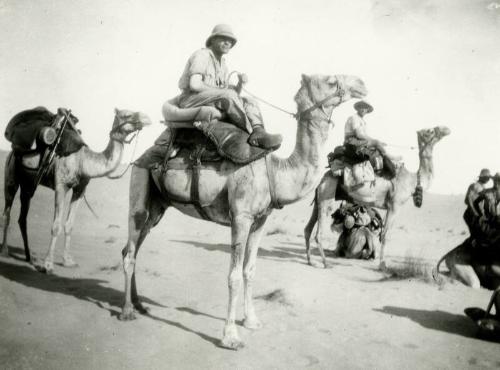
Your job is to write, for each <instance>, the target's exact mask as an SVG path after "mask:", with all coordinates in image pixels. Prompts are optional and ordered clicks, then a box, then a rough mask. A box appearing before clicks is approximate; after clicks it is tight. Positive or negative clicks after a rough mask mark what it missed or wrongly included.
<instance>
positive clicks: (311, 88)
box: [295, 74, 367, 110]
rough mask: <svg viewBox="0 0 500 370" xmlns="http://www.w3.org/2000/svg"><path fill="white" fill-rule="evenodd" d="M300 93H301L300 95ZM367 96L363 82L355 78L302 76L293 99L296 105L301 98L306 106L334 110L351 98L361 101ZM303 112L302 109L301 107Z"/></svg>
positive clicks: (343, 76) (348, 76)
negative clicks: (303, 98) (305, 98)
mask: <svg viewBox="0 0 500 370" xmlns="http://www.w3.org/2000/svg"><path fill="white" fill-rule="evenodd" d="M301 92H303V93H302V94H301ZM366 94H367V90H366V87H365V84H364V82H363V81H362V80H361V79H360V78H359V77H356V76H350V75H333V76H327V75H305V74H303V75H302V86H301V89H300V90H299V93H298V94H297V96H296V97H295V99H296V101H297V104H298V105H299V109H300V105H301V102H300V101H298V100H299V98H300V97H301V96H302V97H303V96H304V95H305V96H306V97H307V98H308V99H309V102H307V103H306V102H302V103H303V104H304V105H306V106H311V103H312V105H313V106H316V107H322V108H323V109H327V108H335V107H337V106H339V105H340V104H341V103H344V102H346V101H348V100H350V99H352V98H355V99H361V98H364V97H365V96H366ZM302 110H304V107H302Z"/></svg>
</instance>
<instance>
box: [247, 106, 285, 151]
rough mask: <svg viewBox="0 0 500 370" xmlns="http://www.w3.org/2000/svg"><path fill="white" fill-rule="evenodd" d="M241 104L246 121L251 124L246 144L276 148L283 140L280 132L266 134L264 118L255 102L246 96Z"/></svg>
mask: <svg viewBox="0 0 500 370" xmlns="http://www.w3.org/2000/svg"><path fill="white" fill-rule="evenodd" d="M243 106H244V108H245V113H246V115H247V117H248V121H249V123H250V125H251V126H252V133H251V134H250V137H249V138H248V144H250V145H252V146H257V147H260V148H264V149H278V148H279V147H280V145H281V142H282V141H283V137H282V136H281V135H280V134H268V133H267V132H266V130H265V129H264V120H263V118H262V113H261V112H260V108H259V106H258V104H257V102H256V101H255V100H253V99H250V98H248V97H245V98H243Z"/></svg>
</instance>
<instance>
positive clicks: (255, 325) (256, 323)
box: [243, 317, 262, 330]
mask: <svg viewBox="0 0 500 370" xmlns="http://www.w3.org/2000/svg"><path fill="white" fill-rule="evenodd" d="M243 326H244V327H245V328H247V329H250V330H259V329H260V328H262V323H261V322H260V320H259V319H258V318H256V317H255V318H253V319H249V318H245V320H243Z"/></svg>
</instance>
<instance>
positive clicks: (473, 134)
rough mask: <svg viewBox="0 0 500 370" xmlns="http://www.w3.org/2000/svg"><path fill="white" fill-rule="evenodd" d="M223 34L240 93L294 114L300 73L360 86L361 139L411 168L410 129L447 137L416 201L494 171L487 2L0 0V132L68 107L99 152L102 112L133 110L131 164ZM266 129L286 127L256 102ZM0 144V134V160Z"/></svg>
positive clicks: (496, 36) (495, 121)
mask: <svg viewBox="0 0 500 370" xmlns="http://www.w3.org/2000/svg"><path fill="white" fill-rule="evenodd" d="M217 23H228V24H230V25H232V27H233V29H234V32H235V34H236V36H237V37H238V43H237V44H236V46H235V47H234V48H233V49H232V50H231V52H230V53H229V54H228V55H227V64H228V66H229V69H230V70H238V71H240V72H245V73H246V74H247V75H248V77H249V83H248V84H247V86H246V87H247V89H248V90H249V91H251V92H252V93H253V94H255V95H257V96H259V97H261V98H263V99H265V100H267V101H270V102H272V103H273V104H275V105H277V106H280V107H282V108H283V109H285V110H288V111H292V112H295V110H296V107H295V103H294V101H293V96H294V95H295V93H296V92H297V90H298V88H299V86H300V76H301V74H302V73H305V74H328V75H335V74H351V75H356V76H358V77H360V78H362V79H363V80H364V82H365V84H366V86H367V88H368V91H369V94H368V97H367V100H368V101H369V102H370V103H371V104H372V105H373V106H374V108H375V110H374V112H373V113H371V114H370V115H368V116H366V121H367V124H368V131H369V134H370V135H371V136H374V137H376V138H379V139H380V140H382V141H385V142H387V143H389V144H391V145H394V146H392V147H389V150H390V151H391V152H393V153H394V154H400V155H402V156H403V158H404V161H405V165H406V167H408V168H409V169H410V170H416V169H417V168H418V153H417V152H416V151H415V150H411V149H410V147H411V146H415V145H416V131H417V130H419V129H421V128H429V127H434V126H436V125H446V126H448V127H449V128H450V129H451V131H452V134H451V135H450V136H448V137H446V138H444V139H443V140H442V142H440V143H439V144H437V145H436V147H435V150H434V165H435V178H434V182H433V184H432V185H431V188H430V191H432V192H435V193H442V194H461V193H464V192H465V190H466V188H467V186H468V185H469V184H470V183H471V182H472V181H474V180H475V178H476V177H477V175H478V174H479V171H480V170H481V168H483V167H489V168H490V169H491V170H492V171H493V172H496V171H500V159H499V156H498V155H497V153H496V151H495V149H497V148H498V143H499V140H500V125H499V123H500V120H499V115H498V111H497V109H498V107H499V92H500V0H499V1H498V3H497V2H495V1H491V0H485V1H483V0H423V1H414V0H371V1H370V0H308V1H295V2H291V1H287V0H277V1H271V0H263V1H261V0H249V1H247V0H212V1H202V0H183V1H166V0H161V1H158V0H150V1H137V0H100V1H98V0H93V1H92V0H43V1H33V0H0V35H2V36H1V37H0V107H1V108H0V130H2V131H3V129H4V128H5V126H6V124H7V122H8V121H9V119H10V118H11V117H12V116H13V115H15V114H16V113H17V112H19V111H21V110H24V109H28V108H32V107H36V106H40V105H42V106H45V107H47V108H48V109H49V110H51V111H54V112H55V111H56V110H57V108H58V107H66V108H70V109H71V110H72V112H73V113H74V114H75V115H76V116H77V117H78V118H79V119H80V122H79V123H78V125H79V127H80V129H81V130H82V132H83V134H82V136H83V138H84V140H85V141H86V142H87V144H88V145H89V146H90V147H91V148H92V149H94V150H96V151H101V150H103V149H104V148H105V146H106V144H107V142H108V139H109V136H108V132H109V130H110V128H111V124H112V121H113V116H114V108H115V107H117V108H126V109H130V110H135V111H141V112H143V113H146V114H148V115H149V117H150V118H151V119H152V121H153V122H154V124H153V125H152V126H150V127H148V128H146V129H145V130H143V131H142V132H141V134H140V136H139V142H138V144H137V146H136V149H135V151H134V145H133V144H131V145H129V146H128V147H127V148H126V150H125V153H124V161H126V162H128V161H129V160H130V159H132V158H136V157H138V156H139V155H140V154H141V153H142V152H143V151H144V150H145V149H146V148H148V147H149V146H150V145H151V144H152V143H153V141H154V139H155V138H156V137H157V136H158V135H159V134H160V133H161V131H162V130H163V127H162V125H161V123H160V120H161V119H162V116H161V106H162V104H163V102H164V101H166V100H167V99H170V98H172V97H174V96H175V95H177V94H178V93H179V90H178V88H177V82H178V79H179V77H180V75H181V73H182V71H183V69H184V65H185V63H186V61H187V59H188V57H189V56H190V55H191V54H192V53H193V52H194V51H195V50H197V49H199V48H201V47H203V46H204V43H205V40H206V38H207V37H208V36H209V34H210V32H211V30H212V28H213V26H214V25H215V24H217ZM352 103H354V101H352V102H348V103H346V104H344V105H343V106H341V107H339V108H338V109H336V110H335V111H334V114H333V119H334V121H335V123H336V125H335V128H334V129H333V130H332V131H331V132H330V139H329V143H328V147H327V148H325V165H326V154H327V153H328V152H329V151H331V150H333V148H334V146H336V145H338V144H340V143H341V142H342V140H343V134H344V133H343V131H344V124H345V121H346V119H347V118H348V117H349V115H351V114H353V112H354V111H353V108H352ZM261 108H262V112H263V115H264V119H265V123H266V127H267V130H268V131H270V132H273V133H278V132H279V133H281V134H283V136H284V142H283V145H282V148H280V150H279V151H278V152H277V154H278V155H279V156H282V157H286V156H287V155H289V154H290V152H291V151H292V149H293V146H294V142H295V132H296V122H295V121H294V119H293V118H291V117H290V116H288V115H286V114H283V113H282V112H279V111H277V110H275V109H273V108H271V107H268V106H266V105H264V104H261ZM9 148H10V143H9V142H8V141H6V140H5V139H4V137H3V135H2V137H1V138H0V149H4V150H8V149H9Z"/></svg>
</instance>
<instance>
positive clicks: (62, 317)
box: [0, 153, 500, 369]
mask: <svg viewBox="0 0 500 370" xmlns="http://www.w3.org/2000/svg"><path fill="white" fill-rule="evenodd" d="M4 158H5V153H2V156H1V158H0V160H1V168H2V169H3V162H4ZM2 173H3V170H2ZM1 177H2V178H1V182H0V186H2V187H3V176H1ZM128 181H129V173H127V175H126V176H124V177H123V178H121V179H119V180H113V181H112V180H108V179H95V180H92V181H91V183H90V185H89V188H88V192H87V198H88V201H89V202H90V204H91V205H92V207H93V209H94V210H95V212H96V213H97V215H98V218H95V217H94V216H93V215H92V213H91V212H90V211H89V209H88V208H87V207H86V206H85V205H84V204H82V206H81V208H80V210H79V212H78V216H77V221H76V223H75V228H74V231H73V239H72V240H73V256H74V258H75V260H76V261H77V263H78V264H79V266H78V267H76V268H70V269H68V268H64V267H63V266H61V265H60V264H56V266H55V269H54V274H53V275H44V274H41V273H40V272H37V271H36V270H35V269H34V268H33V267H32V266H30V265H28V264H27V263H25V262H24V260H23V256H24V252H23V248H22V240H21V236H20V233H19V228H18V226H17V222H16V221H17V217H18V215H19V200H18V199H16V201H15V204H14V209H13V212H12V222H11V228H10V237H9V245H10V252H11V256H10V257H9V258H0V297H1V299H0V368H2V369H89V368H93V369H294V368H311V369H333V368H335V369H401V368H407V369H462V368H467V369H476V368H477V369H480V368H495V367H500V351H498V348H499V347H498V343H493V342H487V341H484V340H480V339H477V338H476V337H475V335H476V327H475V325H474V324H473V323H472V321H471V320H470V319H468V318H467V317H466V316H465V315H464V314H463V310H464V308H465V307H469V306H479V307H483V308H484V307H485V306H486V304H487V301H488V299H489V296H490V292H489V291H487V290H484V289H480V290H473V289H470V288H467V287H465V286H463V285H461V284H460V283H456V282H452V281H449V280H447V281H446V282H445V283H444V284H441V285H437V284H436V283H434V282H432V281H430V280H429V276H428V271H429V269H430V267H432V265H433V264H434V263H435V262H436V261H437V260H438V259H439V257H440V256H441V255H442V254H444V253H445V252H446V251H448V250H450V249H452V248H453V247H454V246H456V245H457V244H458V243H459V242H460V241H461V240H463V239H464V238H465V237H466V232H465V230H466V227H465V224H464V223H463V221H462V219H461V215H462V213H463V210H464V208H463V207H464V204H463V197H462V196H449V195H448V196H445V195H436V194H425V195H424V204H423V206H422V208H420V209H417V208H415V207H414V206H413V204H412V203H411V201H409V202H408V203H407V204H406V206H405V207H404V209H403V211H402V212H401V214H400V215H399V217H398V219H397V220H396V223H395V227H394V229H393V231H392V233H391V234H390V235H389V242H388V245H387V248H386V253H387V257H388V265H389V268H390V269H391V270H392V271H394V272H395V273H394V274H387V273H381V272H380V271H378V269H377V267H378V262H376V261H353V260H341V259H334V258H332V257H329V258H328V261H329V262H330V264H331V268H329V269H323V268H321V265H320V259H319V255H318V253H317V250H316V249H315V244H313V248H314V249H313V253H314V254H313V257H314V261H315V262H316V267H311V266H308V265H307V264H306V259H305V250H304V242H303V232H302V230H303V227H304V225H305V223H306V221H307V219H308V217H309V214H310V211H311V207H310V202H311V200H312V196H313V195H312V194H311V195H310V196H308V197H307V198H306V199H304V200H303V201H301V202H299V203H296V204H294V205H291V206H288V207H285V208H284V209H283V210H279V211H274V212H273V214H272V217H271V219H270V220H269V221H268V225H267V235H266V236H265V237H264V238H263V241H262V245H261V249H260V250H259V260H258V263H257V277H256V282H255V290H254V291H255V296H256V307H257V310H258V314H259V317H260V319H261V321H262V322H263V324H264V327H263V328H262V329H260V330H258V331H250V330H247V329H245V328H243V327H242V326H241V328H240V335H241V337H242V339H243V340H244V341H245V344H246V346H245V348H243V349H242V350H240V351H237V352H235V351H229V350H226V349H222V348H220V347H219V346H218V341H219V339H220V338H221V336H222V328H223V324H224V320H225V316H226V309H227V272H228V268H229V256H230V254H229V251H230V246H229V242H230V231H229V228H227V227H223V226H219V225H216V224H213V223H208V222H206V221H201V220H197V219H193V218H189V217H187V216H184V215H182V214H181V213H179V212H178V211H176V210H174V209H169V210H168V211H167V212H166V214H165V216H164V218H163V219H162V221H161V222H160V224H159V225H158V226H157V227H156V228H154V229H153V230H152V232H151V233H150V235H149V236H148V238H147V239H146V241H145V243H144V245H143V247H142V249H141V252H140V253H139V257H138V262H137V274H138V289H139V294H140V295H141V296H142V297H143V302H144V303H145V305H146V306H147V307H149V308H150V314H149V315H147V316H141V315H139V316H138V319H137V320H135V321H131V322H122V321H119V320H118V317H117V316H118V314H119V312H120V310H121V304H122V301H123V286H124V281H123V272H122V267H121V253H120V252H121V249H122V248H123V247H124V245H125V242H126V237H127V228H126V221H127V209H128ZM53 203H54V197H53V192H52V191H50V190H48V189H46V188H39V189H38V191H37V193H36V195H35V198H34V199H33V202H32V206H31V211H30V215H29V218H28V222H29V235H30V241H31V249H32V252H33V254H34V256H35V257H36V258H37V260H38V263H40V262H41V261H42V260H43V258H44V254H45V253H46V250H47V247H48V243H49V240H50V228H51V222H52V212H53ZM1 206H2V208H3V199H2V201H1ZM62 239H63V238H62V237H61V238H60V240H59V242H58V249H57V251H56V260H55V261H56V263H60V262H61V260H62V241H63V240H62ZM335 240H336V236H332V238H331V243H330V248H331V249H334V245H335ZM415 266H417V270H421V271H423V273H422V274H414V275H415V276H412V275H413V274H409V276H407V277H405V274H404V271H406V270H408V269H410V268H415ZM398 271H399V272H398ZM401 271H402V272H403V273H401ZM419 275H421V276H419ZM240 302H241V303H242V302H243V301H242V297H240ZM242 312H243V310H242V305H241V307H240V310H239V315H238V316H239V319H240V320H241V319H242V318H243V316H242V315H243V313H242ZM240 323H241V322H240Z"/></svg>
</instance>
